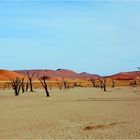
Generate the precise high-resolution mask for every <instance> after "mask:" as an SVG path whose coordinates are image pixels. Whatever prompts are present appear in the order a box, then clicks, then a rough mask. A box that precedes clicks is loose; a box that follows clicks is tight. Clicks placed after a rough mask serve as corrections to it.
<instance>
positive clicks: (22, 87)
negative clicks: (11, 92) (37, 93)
mask: <svg viewBox="0 0 140 140" xmlns="http://www.w3.org/2000/svg"><path fill="white" fill-rule="evenodd" d="M21 89H22V94H23V93H24V92H25V83H24V78H22V80H21Z"/></svg>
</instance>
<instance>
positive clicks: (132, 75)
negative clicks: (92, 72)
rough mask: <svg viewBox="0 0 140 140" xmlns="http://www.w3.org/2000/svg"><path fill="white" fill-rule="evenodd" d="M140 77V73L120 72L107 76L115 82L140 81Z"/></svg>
mask: <svg viewBox="0 0 140 140" xmlns="http://www.w3.org/2000/svg"><path fill="white" fill-rule="evenodd" d="M139 77H140V71H131V72H120V73H117V74H114V75H111V76H107V78H111V79H114V80H132V79H140V78H139Z"/></svg>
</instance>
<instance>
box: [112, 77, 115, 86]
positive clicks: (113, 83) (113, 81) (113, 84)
mask: <svg viewBox="0 0 140 140" xmlns="http://www.w3.org/2000/svg"><path fill="white" fill-rule="evenodd" d="M114 87H115V80H114V79H112V88H114Z"/></svg>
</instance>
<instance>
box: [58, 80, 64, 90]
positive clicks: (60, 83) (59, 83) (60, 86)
mask: <svg viewBox="0 0 140 140" xmlns="http://www.w3.org/2000/svg"><path fill="white" fill-rule="evenodd" d="M57 85H58V87H59V89H60V90H61V89H62V86H63V84H62V82H61V81H57Z"/></svg>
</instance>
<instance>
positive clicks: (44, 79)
mask: <svg viewBox="0 0 140 140" xmlns="http://www.w3.org/2000/svg"><path fill="white" fill-rule="evenodd" d="M48 78H49V77H48V76H47V75H44V76H43V77H41V78H39V81H40V83H41V85H42V87H43V88H44V89H45V92H46V97H50V94H49V91H48V86H47V81H46V80H47V79H48Z"/></svg>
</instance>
